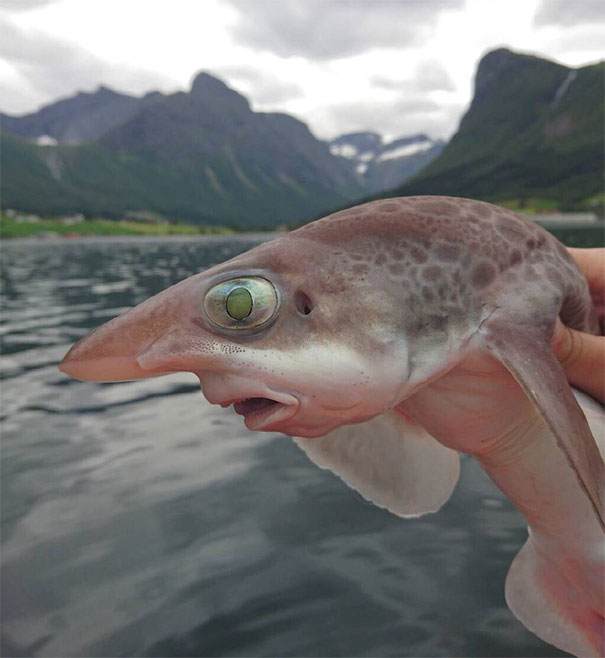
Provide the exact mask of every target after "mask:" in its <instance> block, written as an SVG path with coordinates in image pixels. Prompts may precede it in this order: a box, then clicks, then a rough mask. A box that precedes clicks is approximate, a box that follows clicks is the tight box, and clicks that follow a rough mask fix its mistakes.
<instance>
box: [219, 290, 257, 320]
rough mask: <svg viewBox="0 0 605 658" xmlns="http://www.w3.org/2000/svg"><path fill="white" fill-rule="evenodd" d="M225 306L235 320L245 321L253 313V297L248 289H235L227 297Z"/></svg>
mask: <svg viewBox="0 0 605 658" xmlns="http://www.w3.org/2000/svg"><path fill="white" fill-rule="evenodd" d="M225 306H226V308H227V313H228V314H229V315H230V317H232V318H233V319H234V320H245V319H246V318H247V317H248V316H249V315H250V313H252V306H253V302H252V295H251V294H250V291H249V290H247V289H246V288H234V289H233V290H232V291H231V292H230V293H229V294H228V295H227V299H226V301H225Z"/></svg>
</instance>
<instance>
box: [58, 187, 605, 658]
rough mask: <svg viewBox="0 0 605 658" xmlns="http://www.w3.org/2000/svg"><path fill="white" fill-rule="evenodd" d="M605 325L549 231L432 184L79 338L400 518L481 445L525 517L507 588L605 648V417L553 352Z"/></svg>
mask: <svg viewBox="0 0 605 658" xmlns="http://www.w3.org/2000/svg"><path fill="white" fill-rule="evenodd" d="M557 318H559V319H560V321H562V322H563V323H564V324H566V325H567V326H569V327H572V328H574V329H577V330H581V331H585V332H590V333H598V322H597V318H596V315H595V310H594V307H593V304H592V302H591V297H590V293H589V290H588V287H587V283H586V280H585V279H584V277H583V276H582V274H581V273H580V272H579V270H578V269H577V267H576V265H575V264H574V262H573V260H572V259H571V258H570V256H569V255H568V252H567V251H566V249H565V248H564V246H563V245H562V244H561V243H560V242H558V241H557V240H556V239H555V238H554V237H553V236H552V235H550V234H549V233H547V232H546V231H545V230H544V229H542V228H541V227H539V226H538V225H536V224H534V223H532V222H530V221H528V220H526V219H523V218H521V217H520V216H518V215H516V214H515V213H513V212H511V211H509V210H506V209H503V208H500V207H497V206H495V205H492V204H489V203H485V202H482V201H475V200H470V199H462V198H451V197H439V196H427V197H422V196H418V197H401V198H390V199H383V200H378V201H372V202H369V203H365V204H362V205H359V206H356V207H353V208H349V209H346V210H342V211H340V212H336V213H334V214H331V215H329V216H327V217H324V218H322V219H319V220H317V221H314V222H311V223H309V224H306V225H304V226H302V227H301V228H298V229H297V230H294V231H291V232H289V233H285V234H283V235H281V236H279V237H277V238H276V239H273V240H271V241H269V242H266V243H264V244H261V245H259V246H257V247H255V248H253V249H251V250H250V251H248V252H246V253H244V254H241V255H239V256H237V257H235V258H233V259H231V260H229V261H227V262H224V263H221V264H219V265H216V266H214V267H212V268H210V269H208V270H206V271H203V272H201V273H198V274H195V275H193V276H190V277H189V278H187V279H185V280H183V281H181V282H179V283H177V284H175V285H173V286H171V287H169V288H167V289H166V290H164V291H162V292H160V293H159V294H157V295H155V296H153V297H151V298H150V299H148V300H146V301H144V302H142V303H141V304H139V305H138V306H135V307H134V308H132V309H130V310H128V311H127V312H125V313H124V314H122V315H120V316H118V317H117V318H114V319H113V320H111V321H110V322H108V323H106V324H104V325H103V326H101V327H99V328H98V329H96V330H95V331H93V332H92V333H91V334H90V335H88V336H87V337H84V338H83V339H81V340H80V341H79V342H78V343H76V344H75V345H74V346H73V347H72V348H71V350H70V351H69V352H68V353H67V355H66V356H65V358H64V360H63V361H62V363H61V364H60V368H61V370H62V371H63V372H64V373H66V374H68V375H70V376H72V377H75V378H77V379H80V380H87V381H103V382H108V381H111V382H113V381H124V380H133V379H139V378H145V377H155V376H159V375H164V374H167V373H173V372H177V371H188V372H192V373H194V374H195V375H197V376H198V377H199V380H200V384H201V388H202V392H203V394H204V396H205V397H206V398H207V400H208V401H209V402H210V403H212V404H217V405H222V406H223V407H229V406H233V407H234V410H235V412H236V413H238V414H240V415H241V416H243V418H244V422H245V425H246V427H247V428H248V429H250V430H260V431H270V432H281V433H284V434H286V435H289V436H291V437H293V439H294V441H295V442H296V444H297V445H298V446H299V447H300V448H301V449H302V450H303V451H304V452H305V453H306V454H307V455H308V457H309V458H310V459H311V461H313V462H315V463H316V464H317V465H318V466H319V467H321V468H324V469H329V470H331V471H333V472H334V473H335V474H336V475H337V476H339V477H340V478H341V479H342V480H343V481H344V482H345V483H347V484H348V485H349V486H350V487H351V488H353V489H355V490H356V491H357V492H359V493H360V494H361V495H362V496H363V497H364V498H365V499H367V500H369V501H371V502H373V503H374V504H376V505H378V506H379V507H382V508H384V509H386V510H389V511H390V512H391V513H393V514H396V515H398V516H400V517H403V518H406V517H416V516H420V515H422V514H427V513H434V512H436V511H437V510H439V509H440V508H441V507H442V506H443V505H444V503H445V502H446V501H447V500H448V498H449V497H450V495H451V493H452V491H453V489H454V487H455V486H456V482H457V480H458V477H459V470H460V467H459V459H460V453H464V454H467V455H471V456H472V457H473V458H475V459H476V460H477V461H478V462H479V464H480V465H481V467H482V468H483V469H484V470H485V471H486V472H487V474H488V475H489V476H490V477H491V478H492V480H493V481H494V482H495V483H496V485H497V486H498V487H499V488H500V489H501V490H502V491H503V492H504V494H505V495H506V496H507V497H508V498H509V499H510V501H512V503H513V504H514V505H515V506H516V508H517V509H518V510H519V512H520V513H521V514H522V515H523V516H524V517H525V520H526V521H527V526H528V538H527V541H526V543H525V544H524V545H523V547H522V548H521V550H520V551H519V553H518V554H517V555H516V557H515V559H514V560H513V562H512V565H511V567H510V570H509V572H508V575H507V577H506V581H505V585H504V587H505V596H506V601H507V604H508V606H509V608H510V609H511V610H512V612H513V613H514V615H516V617H517V618H518V619H519V620H520V621H521V622H522V623H523V624H524V625H525V626H526V627H527V628H528V629H529V630H530V631H532V632H533V633H535V634H536V635H537V636H539V637H540V638H541V639H543V640H544V641H546V642H548V643H550V644H552V645H554V646H556V647H558V648H559V649H562V650H564V651H567V652H569V653H571V654H573V655H576V656H600V655H603V653H604V651H605V617H604V614H605V601H604V599H605V587H604V583H605V534H604V528H605V524H604V516H605V515H604V507H603V497H604V488H605V466H604V456H603V455H604V453H605V445H604V443H605V441H604V438H605V414H604V412H603V407H602V406H601V405H600V404H599V403H597V402H596V401H594V400H593V399H591V398H589V397H588V396H586V395H583V394H582V393H580V392H577V391H573V390H572V389H571V388H570V386H569V384H568V383H567V380H566V378H565V374H564V371H563V370H562V368H561V366H560V365H559V363H558V361H557V359H556V358H555V356H554V354H553V352H552V350H551V346H550V343H551V338H552V335H553V330H554V327H555V322H556V321H557Z"/></svg>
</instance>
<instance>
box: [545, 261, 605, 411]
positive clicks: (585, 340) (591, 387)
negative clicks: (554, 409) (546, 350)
mask: <svg viewBox="0 0 605 658" xmlns="http://www.w3.org/2000/svg"><path fill="white" fill-rule="evenodd" d="M568 251H569V253H570V254H571V256H572V257H573V259H574V260H575V261H576V264H577V265H578V267H579V268H580V271H581V272H582V273H583V274H584V276H585V277H586V280H587V281H588V287H589V289H590V294H591V296H592V299H593V302H594V305H595V308H596V309H597V316H598V318H599V326H600V328H601V334H603V333H604V329H605V327H604V324H605V249H569V250H568ZM552 345H553V349H554V352H555V354H556V356H557V358H558V359H559V361H560V362H561V365H562V366H563V368H564V370H565V373H566V375H567V379H568V380H569V382H570V384H572V385H573V386H575V387H576V388H578V389H580V390H582V391H584V392H585V393H588V394H589V395H590V396H592V397H593V398H594V399H595V400H598V401H599V402H601V403H602V404H605V336H603V335H601V336H593V335H591V334H586V333H583V332H581V331H575V330H574V329H570V328H569V327H566V326H565V325H564V324H563V323H562V322H561V321H560V320H557V325H556V327H555V333H554V336H553V342H552Z"/></svg>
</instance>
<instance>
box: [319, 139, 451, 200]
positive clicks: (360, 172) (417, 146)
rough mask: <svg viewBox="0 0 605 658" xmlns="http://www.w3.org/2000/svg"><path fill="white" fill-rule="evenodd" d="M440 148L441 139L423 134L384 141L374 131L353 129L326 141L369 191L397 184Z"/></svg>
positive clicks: (434, 154) (428, 159) (414, 171)
mask: <svg viewBox="0 0 605 658" xmlns="http://www.w3.org/2000/svg"><path fill="white" fill-rule="evenodd" d="M443 147H444V142H443V141H441V140H433V139H431V138H430V137H427V136H426V135H424V134H419V135H411V136H408V137H399V138H398V139H394V140H391V141H388V142H385V141H384V140H383V137H382V136H381V135H379V134H378V133H373V132H356V133H347V134H345V135H340V136H339V137H336V138H335V139H333V140H332V141H331V142H330V152H331V153H332V154H333V155H336V156H339V157H342V158H346V159H347V160H348V161H349V162H350V163H351V166H352V168H353V169H354V170H355V172H356V173H357V176H358V177H359V180H360V183H361V184H362V185H363V187H364V189H365V190H367V192H368V193H369V194H376V193H378V192H382V191H383V190H388V189H392V188H393V187H395V186H397V185H401V184H402V183H403V182H404V181H405V180H407V179H408V178H410V177H411V176H413V175H414V174H415V173H416V172H418V171H420V169H422V168H423V167H425V166H426V165H428V164H429V162H431V161H432V160H434V159H435V158H436V157H437V156H438V155H439V154H440V153H441V151H442V150H443Z"/></svg>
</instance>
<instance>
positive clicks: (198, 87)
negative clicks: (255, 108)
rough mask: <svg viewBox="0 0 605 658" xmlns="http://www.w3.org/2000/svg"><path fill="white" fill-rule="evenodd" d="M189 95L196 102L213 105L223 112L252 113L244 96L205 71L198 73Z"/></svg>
mask: <svg viewBox="0 0 605 658" xmlns="http://www.w3.org/2000/svg"><path fill="white" fill-rule="evenodd" d="M189 93H190V96H191V97H192V98H193V99H195V100H196V101H201V102H203V103H204V104H212V105H213V106H214V107H220V108H221V109H223V110H225V109H231V110H234V111H240V112H241V111H246V112H249V111H250V104H249V103H248V101H247V100H246V98H244V96H242V95H241V94H239V93H238V92H237V91H235V90H234V89H231V87H228V86H227V85H226V84H225V83H224V82H223V81H222V80H219V79H218V78H215V77H214V76H212V75H210V74H209V73H206V72H205V71H202V72H200V73H198V74H197V75H196V76H195V77H194V78H193V81H192V83H191V91H190V92H189Z"/></svg>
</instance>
